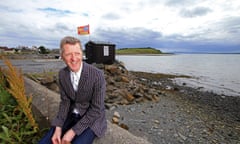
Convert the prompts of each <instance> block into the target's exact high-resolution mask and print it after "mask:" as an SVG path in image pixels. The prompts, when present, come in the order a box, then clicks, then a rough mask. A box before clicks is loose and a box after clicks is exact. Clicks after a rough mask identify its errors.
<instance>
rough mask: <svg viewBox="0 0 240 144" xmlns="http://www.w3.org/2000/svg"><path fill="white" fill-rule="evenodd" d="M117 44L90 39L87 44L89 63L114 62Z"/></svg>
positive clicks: (86, 54)
mask: <svg viewBox="0 0 240 144" xmlns="http://www.w3.org/2000/svg"><path fill="white" fill-rule="evenodd" d="M115 46H116V45H115V44H112V43H106V42H95V41H88V42H87V43H86V44H85V56H86V61H87V63H103V64H112V63H113V62H114V61H115Z"/></svg>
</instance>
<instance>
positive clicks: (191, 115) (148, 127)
mask: <svg viewBox="0 0 240 144" xmlns="http://www.w3.org/2000/svg"><path fill="white" fill-rule="evenodd" d="M135 75H136V76H137V77H138V78H139V79H142V80H143V81H142V82H143V83H144V84H148V85H152V84H156V83H157V84H158V85H155V88H156V89H158V90H159V91H161V93H162V94H161V95H160V96H159V97H160V101H159V102H157V103H152V102H147V103H136V104H132V105H118V106H115V107H113V108H111V109H110V110H108V111H107V117H108V119H109V120H111V119H112V117H113V113H114V112H118V113H119V114H120V119H119V120H120V122H119V123H120V124H124V125H127V127H128V131H129V132H131V133H132V134H134V135H136V136H140V137H144V138H146V139H148V140H149V141H150V142H152V143H153V144H159V143H161V144H164V143H174V144H175V143H232V144H235V143H236V144H237V143H240V112H239V109H240V98H239V97H232V96H225V95H217V94H214V93H211V92H206V91H205V92H204V91H199V90H198V89H194V88H190V87H187V86H186V85H185V84H183V85H181V86H180V85H176V84H175V83H173V82H172V80H170V79H166V78H163V79H159V78H157V77H156V79H154V75H152V74H151V78H149V75H148V74H147V73H141V74H138V73H135Z"/></svg>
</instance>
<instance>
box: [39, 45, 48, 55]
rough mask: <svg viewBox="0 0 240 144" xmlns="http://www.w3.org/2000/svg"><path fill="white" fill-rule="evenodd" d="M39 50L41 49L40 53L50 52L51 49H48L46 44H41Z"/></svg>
mask: <svg viewBox="0 0 240 144" xmlns="http://www.w3.org/2000/svg"><path fill="white" fill-rule="evenodd" d="M38 51H39V53H40V54H48V53H49V50H48V49H46V48H45V47H44V46H40V47H39V48H38Z"/></svg>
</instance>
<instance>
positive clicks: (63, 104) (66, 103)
mask: <svg viewBox="0 0 240 144" xmlns="http://www.w3.org/2000/svg"><path fill="white" fill-rule="evenodd" d="M62 73H63V72H62V71H60V72H59V88H60V97H61V101H60V104H59V110H58V113H57V116H56V118H55V119H54V120H53V121H52V123H51V125H52V126H59V127H62V126H63V124H64V121H65V120H66V118H67V115H68V111H69V108H70V99H69V97H68V96H67V94H66V90H65V88H64V86H63V78H65V77H64V75H63V74H62Z"/></svg>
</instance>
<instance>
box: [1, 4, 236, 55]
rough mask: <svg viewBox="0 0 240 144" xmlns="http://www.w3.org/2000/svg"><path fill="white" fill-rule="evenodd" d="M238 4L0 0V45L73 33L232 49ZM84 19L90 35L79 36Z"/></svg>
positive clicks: (54, 43)
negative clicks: (88, 25)
mask: <svg viewBox="0 0 240 144" xmlns="http://www.w3.org/2000/svg"><path fill="white" fill-rule="evenodd" d="M93 2H94V5H93V4H92V3H93ZM239 7H240V3H239V2H238V1H236V0H232V1H228V0H223V1H214V0H208V1H201V0H195V1H192V0H181V1H179V0H161V1H159V0H148V1H146V0H133V1H127V0H121V1H112V0H101V1H93V0H89V1H84V0H72V1H71V2H65V1H55V0H52V1H47V0H28V1H23V2H21V3H19V2H18V1H17V0H11V1H9V0H1V1H0V12H1V15H0V19H1V21H0V39H1V41H0V45H1V46H2V45H5V46H10V47H15V46H17V45H28V46H32V45H36V46H40V45H44V46H46V47H47V48H57V47H58V43H59V40H60V39H61V38H62V37H64V36H66V35H72V36H76V37H78V38H80V39H81V40H82V41H83V43H85V42H87V41H88V40H89V39H91V40H97V41H109V42H112V43H116V44H117V47H119V48H123V47H155V48H164V50H166V51H204V50H208V49H209V50H215V51H221V50H227V48H225V47H228V50H229V51H233V49H234V50H236V48H237V47H238V46H239V45H240V38H239V34H240V33H239V31H240V30H239V29H240V26H239V23H240V18H239V17H240V9H239ZM85 24H90V35H89V36H79V35H77V27H78V26H81V25H85ZM217 47H218V48H219V49H218V48H217ZM230 48H232V49H230ZM238 48H239V47H238ZM239 51H240V50H239Z"/></svg>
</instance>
